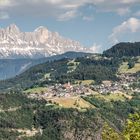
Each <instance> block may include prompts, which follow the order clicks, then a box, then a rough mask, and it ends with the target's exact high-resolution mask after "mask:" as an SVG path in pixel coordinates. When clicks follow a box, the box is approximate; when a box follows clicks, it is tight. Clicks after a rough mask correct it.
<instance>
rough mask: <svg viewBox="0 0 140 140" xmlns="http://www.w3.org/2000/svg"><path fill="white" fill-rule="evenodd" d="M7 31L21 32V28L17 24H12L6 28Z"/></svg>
mask: <svg viewBox="0 0 140 140" xmlns="http://www.w3.org/2000/svg"><path fill="white" fill-rule="evenodd" d="M6 31H7V32H8V33H15V34H17V33H19V32H20V29H19V28H18V27H17V26H16V25H15V24H10V25H9V26H8V27H7V28H6Z"/></svg>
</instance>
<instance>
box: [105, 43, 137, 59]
mask: <svg viewBox="0 0 140 140" xmlns="http://www.w3.org/2000/svg"><path fill="white" fill-rule="evenodd" d="M103 54H104V55H105V56H107V57H123V56H130V57H133V56H134V57H135V56H140V42H135V43H130V42H127V43H119V44H116V45H114V46H113V47H111V48H110V49H108V50H106V51H104V52H103Z"/></svg>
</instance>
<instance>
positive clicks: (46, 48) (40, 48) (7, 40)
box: [0, 24, 93, 59]
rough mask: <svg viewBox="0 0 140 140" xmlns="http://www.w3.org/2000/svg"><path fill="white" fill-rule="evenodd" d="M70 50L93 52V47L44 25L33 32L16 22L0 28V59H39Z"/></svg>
mask: <svg viewBox="0 0 140 140" xmlns="http://www.w3.org/2000/svg"><path fill="white" fill-rule="evenodd" d="M68 51H75V52H93V48H86V47H84V46H82V45H81V44H80V43H79V42H77V41H73V40H71V39H67V38H64V37H62V36H61V35H59V33H57V32H51V31H49V30H48V29H47V28H45V27H43V26H40V27H38V28H37V29H35V30H34V31H33V32H22V31H20V29H19V28H18V27H17V26H16V25H15V24H11V25H10V26H8V27H7V28H5V29H3V28H1V29H0V59H19V58H20V59H21V58H33V59H37V58H43V57H48V56H53V55H58V54H62V53H65V52H68Z"/></svg>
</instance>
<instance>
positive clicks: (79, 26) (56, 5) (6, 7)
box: [0, 0, 140, 52]
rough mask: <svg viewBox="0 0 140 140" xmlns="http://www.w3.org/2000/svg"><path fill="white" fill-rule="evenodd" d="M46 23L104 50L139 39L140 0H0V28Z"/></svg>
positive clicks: (51, 28)
mask: <svg viewBox="0 0 140 140" xmlns="http://www.w3.org/2000/svg"><path fill="white" fill-rule="evenodd" d="M12 23H15V24H16V25H17V26H19V28H20V29H21V31H33V30H34V29H35V28H37V27H38V26H45V27H47V28H48V30H50V31H56V32H59V34H60V35H62V36H64V37H66V38H71V39H73V40H77V41H79V42H80V43H81V44H82V45H84V46H85V47H95V52H101V51H103V50H105V49H107V48H109V47H111V46H112V45H114V44H116V43H118V42H123V41H125V42H128V41H131V42H135V41H140V0H0V28H4V27H6V26H8V25H10V24H12Z"/></svg>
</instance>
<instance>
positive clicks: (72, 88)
mask: <svg viewBox="0 0 140 140" xmlns="http://www.w3.org/2000/svg"><path fill="white" fill-rule="evenodd" d="M92 92H93V91H92V90H91V89H90V87H89V86H87V85H71V84H70V83H69V82H68V83H66V84H64V85H63V84H55V85H54V86H47V91H42V92H41V93H40V94H36V93H34V94H30V97H32V98H35V97H37V98H44V97H46V98H52V97H72V96H81V95H90V94H91V93H92Z"/></svg>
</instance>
